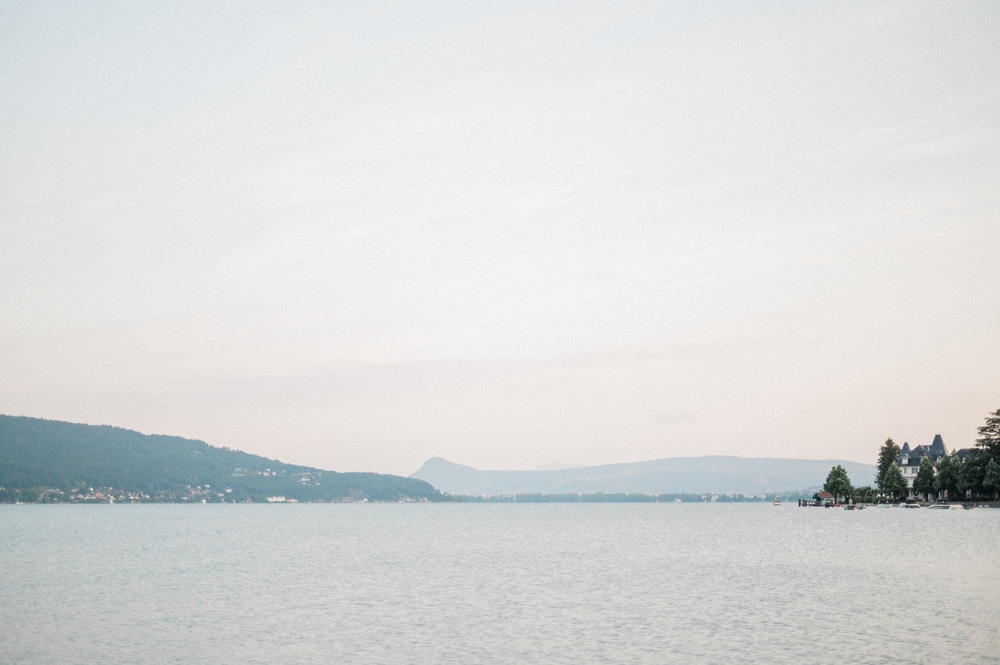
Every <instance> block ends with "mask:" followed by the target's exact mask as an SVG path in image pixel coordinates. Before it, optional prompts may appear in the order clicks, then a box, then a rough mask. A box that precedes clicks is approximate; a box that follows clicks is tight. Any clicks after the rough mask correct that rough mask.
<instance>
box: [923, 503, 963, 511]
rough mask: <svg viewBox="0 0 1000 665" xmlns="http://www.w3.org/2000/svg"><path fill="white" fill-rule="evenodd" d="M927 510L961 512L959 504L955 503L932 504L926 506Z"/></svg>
mask: <svg viewBox="0 0 1000 665" xmlns="http://www.w3.org/2000/svg"><path fill="white" fill-rule="evenodd" d="M927 509H928V510H963V508H962V506H961V504H957V503H932V504H931V505H929V506H927Z"/></svg>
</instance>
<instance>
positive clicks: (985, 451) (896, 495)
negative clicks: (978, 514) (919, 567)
mask: <svg viewBox="0 0 1000 665" xmlns="http://www.w3.org/2000/svg"><path fill="white" fill-rule="evenodd" d="M900 452H901V449H900V447H899V446H898V445H896V443H895V442H894V441H893V440H892V439H891V438H889V439H886V441H885V443H883V444H882V447H881V448H880V449H879V453H878V461H877V470H876V473H875V487H870V486H866V487H853V486H852V485H851V481H850V478H848V476H847V471H845V470H844V468H843V467H842V466H840V465H839V464H838V465H837V466H835V467H833V468H832V469H831V470H830V473H829V475H827V478H826V482H825V483H824V484H823V490H824V491H826V492H829V493H830V494H832V495H833V496H834V498H835V499H837V500H838V501H840V500H843V501H848V500H853V501H855V502H856V503H874V502H875V501H878V500H888V501H893V502H897V501H902V500H904V499H906V496H907V494H908V492H909V488H908V486H907V483H906V479H905V478H904V477H903V472H902V471H901V470H900V468H899V464H898V462H897V461H896V460H897V459H898V458H899V454H900ZM913 491H914V492H916V493H917V494H923V495H928V494H938V495H940V494H946V495H947V496H949V497H965V498H969V499H981V500H982V499H986V500H989V499H994V500H995V499H996V498H997V496H998V493H1000V409H997V410H996V411H995V412H993V413H991V414H989V415H988V416H987V417H986V422H985V424H983V425H982V426H981V427H980V428H979V438H978V439H976V446H975V448H974V449H973V450H972V451H970V453H969V454H968V455H965V456H964V457H959V456H958V455H957V454H955V452H954V451H952V453H951V454H950V455H949V454H947V453H946V454H945V455H944V456H943V457H942V458H941V460H940V461H939V462H938V464H937V466H936V467H935V465H934V463H933V462H932V460H931V458H930V456H927V455H925V456H924V457H923V459H921V460H920V467H919V468H918V469H917V475H916V477H915V478H914V479H913Z"/></svg>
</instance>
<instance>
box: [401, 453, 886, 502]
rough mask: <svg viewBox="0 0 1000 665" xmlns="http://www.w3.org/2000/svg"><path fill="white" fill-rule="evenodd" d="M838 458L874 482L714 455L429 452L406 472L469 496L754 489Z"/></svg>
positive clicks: (785, 482) (788, 486) (800, 480)
mask: <svg viewBox="0 0 1000 665" xmlns="http://www.w3.org/2000/svg"><path fill="white" fill-rule="evenodd" d="M836 464H840V465H841V466H843V467H844V468H845V469H846V470H847V473H848V475H849V476H850V478H851V482H853V483H854V484H855V485H870V484H872V482H873V478H874V476H875V466H874V465H872V464H861V463H859V462H849V461H845V460H835V459H829V460H804V459H782V458H769V457H753V458H748V457H734V456H715V455H709V456H704V457H672V458H666V459H658V460H650V461H647V462H632V463H626V464H607V465H602V466H589V467H578V468H572V469H553V470H532V471H488V470H480V469H475V468H473V467H471V466H465V465H462V464H456V463H454V462H449V461H448V460H446V459H443V458H441V457H433V458H431V459H429V460H427V461H426V462H425V463H424V465H423V466H422V467H420V469H419V470H418V471H417V472H415V473H413V474H411V475H410V478H417V479H420V480H425V481H427V482H428V483H430V484H431V485H433V486H434V487H436V488H437V489H439V490H441V491H442V492H447V493H449V494H466V495H473V496H478V495H482V494H489V495H497V494H537V493H541V494H557V493H566V492H580V493H584V494H588V493H595V492H608V493H611V492H636V493H647V494H661V493H682V492H690V493H704V492H713V493H723V494H724V493H742V494H754V493H770V492H775V491H778V492H783V491H789V490H801V489H806V488H812V487H819V486H821V485H822V484H823V481H824V480H825V479H826V476H827V474H828V473H829V472H830V469H831V467H833V466H834V465H836Z"/></svg>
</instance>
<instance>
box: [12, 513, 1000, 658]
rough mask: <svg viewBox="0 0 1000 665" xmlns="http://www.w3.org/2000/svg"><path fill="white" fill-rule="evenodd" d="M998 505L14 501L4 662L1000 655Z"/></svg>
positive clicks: (946, 656)
mask: <svg viewBox="0 0 1000 665" xmlns="http://www.w3.org/2000/svg"><path fill="white" fill-rule="evenodd" d="M998 553H1000V510H997V509H986V508H979V509H975V510H968V511H929V510H926V509H925V510H901V509H869V510H864V511H844V510H837V509H821V508H799V507H797V506H795V505H782V506H772V505H770V504H676V503H670V504H583V505H580V504H415V505H413V504H370V505H365V504H347V505H332V504H325V505H306V504H287V505H193V506H192V505H90V506H83V505H73V506H68V505H67V506H37V505H17V506H15V505H2V506H0V562H2V571H3V572H2V576H0V663H3V664H6V663H32V664H47V663H59V664H68V663H88V662H89V663H175V662H176V663H220V662H229V663H268V664H269V665H270V664H273V663H412V664H419V665H423V664H428V665H430V664H432V663H434V664H440V663H456V664H471V663H491V664H493V663H630V664H631V663H726V664H729V663H788V662H801V663H833V662H849V663H908V662H918V661H920V662H950V663H997V662H1000V619H998V617H1000V613H998V605H997V600H998V598H1000V565H998V562H997V556H998Z"/></svg>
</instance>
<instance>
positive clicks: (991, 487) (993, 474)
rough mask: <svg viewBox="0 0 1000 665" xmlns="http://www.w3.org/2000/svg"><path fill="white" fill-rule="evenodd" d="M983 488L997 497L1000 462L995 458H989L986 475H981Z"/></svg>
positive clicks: (999, 480)
mask: <svg viewBox="0 0 1000 665" xmlns="http://www.w3.org/2000/svg"><path fill="white" fill-rule="evenodd" d="M983 489H984V490H986V491H987V492H991V493H992V494H993V498H994V499H996V498H997V493H998V492H1000V464H998V463H997V461H996V460H995V459H991V460H990V461H989V463H988V464H987V465H986V475H985V476H983Z"/></svg>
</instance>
